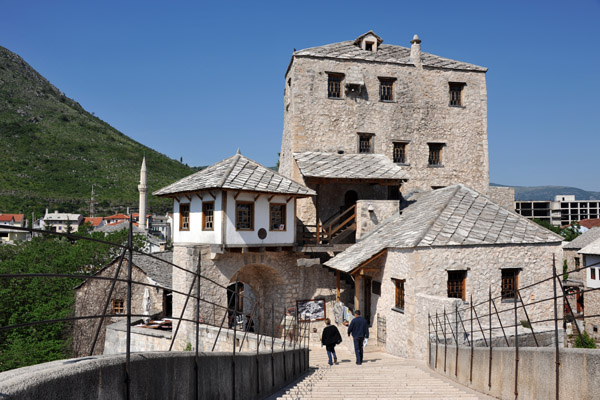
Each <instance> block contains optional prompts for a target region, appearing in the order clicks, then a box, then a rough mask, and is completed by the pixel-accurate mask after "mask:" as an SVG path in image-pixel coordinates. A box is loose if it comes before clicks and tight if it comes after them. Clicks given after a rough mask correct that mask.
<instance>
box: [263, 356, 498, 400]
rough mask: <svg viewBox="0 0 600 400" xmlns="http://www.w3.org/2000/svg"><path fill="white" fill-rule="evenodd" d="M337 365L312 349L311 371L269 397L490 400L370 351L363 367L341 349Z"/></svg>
mask: <svg viewBox="0 0 600 400" xmlns="http://www.w3.org/2000/svg"><path fill="white" fill-rule="evenodd" d="M336 352H337V354H338V364H337V365H333V366H329V365H328V364H327V354H326V352H325V348H321V347H318V348H315V349H311V352H310V365H311V371H310V372H309V373H307V374H306V375H305V376H304V377H302V378H300V379H299V380H298V381H296V382H294V383H292V384H291V385H289V386H288V387H286V388H284V389H282V390H281V391H280V392H278V393H276V394H275V395H273V396H271V397H269V400H275V399H323V400H334V399H346V400H350V399H356V400H363V399H380V400H384V399H423V400H424V399H432V400H433V399H435V400H442V399H443V400H455V399H460V400H484V399H485V400H488V399H493V398H492V397H489V396H486V395H484V394H480V393H477V392H474V391H472V390H470V389H468V388H465V387H464V386H461V385H458V384H456V383H454V382H452V381H450V380H449V379H446V378H444V377H442V376H440V375H438V374H436V373H435V372H433V371H431V370H430V369H429V368H428V367H427V365H426V364H425V363H424V362H419V361H414V360H406V359H403V358H399V357H394V356H391V355H389V354H387V353H382V352H376V351H373V352H371V351H368V352H367V353H365V356H364V360H363V364H362V365H356V364H355V358H354V354H353V353H351V352H349V351H348V350H347V349H346V348H345V346H343V345H342V346H338V348H337V349H336Z"/></svg>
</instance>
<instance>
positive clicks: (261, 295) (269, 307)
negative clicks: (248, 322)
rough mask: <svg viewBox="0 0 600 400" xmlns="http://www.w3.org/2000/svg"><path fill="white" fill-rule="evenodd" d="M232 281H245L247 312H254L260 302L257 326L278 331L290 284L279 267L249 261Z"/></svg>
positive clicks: (244, 305) (244, 301) (273, 331)
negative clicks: (286, 292)
mask: <svg viewBox="0 0 600 400" xmlns="http://www.w3.org/2000/svg"><path fill="white" fill-rule="evenodd" d="M230 282H231V283H232V284H233V283H235V282H242V283H243V284H244V289H243V291H244V300H243V312H244V314H245V315H250V314H251V313H252V310H253V309H254V306H255V304H256V305H257V307H256V311H255V314H254V317H253V319H254V322H255V328H256V330H257V331H258V332H261V333H265V334H271V333H275V332H276V331H277V327H278V326H279V322H280V319H281V318H283V312H284V309H285V298H286V296H285V288H286V284H285V281H284V279H283V277H282V276H281V274H280V273H279V271H278V270H277V269H275V268H273V267H270V266H268V265H264V264H249V265H245V266H244V267H242V268H240V269H239V270H238V271H237V272H236V273H235V274H234V275H233V277H232V278H231V280H230ZM279 314H281V318H280V317H279Z"/></svg>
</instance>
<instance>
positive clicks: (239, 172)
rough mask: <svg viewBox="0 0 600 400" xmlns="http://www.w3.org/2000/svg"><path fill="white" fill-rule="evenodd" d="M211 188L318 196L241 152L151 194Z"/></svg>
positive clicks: (163, 194)
mask: <svg viewBox="0 0 600 400" xmlns="http://www.w3.org/2000/svg"><path fill="white" fill-rule="evenodd" d="M208 189H232V190H248V191H253V192H264V193H277V194H291V195H298V196H313V195H315V194H316V193H315V191H314V190H311V189H309V188H307V187H306V186H304V185H301V184H299V183H297V182H295V181H293V180H291V179H289V178H286V177H285V176H283V175H280V174H278V173H276V172H274V171H272V170H270V169H269V168H267V167H264V166H262V165H260V164H259V163H257V162H255V161H252V160H250V159H249V158H246V157H244V156H243V155H241V154H240V153H239V152H238V154H236V155H234V156H233V157H229V158H226V159H225V160H223V161H220V162H218V163H216V164H213V165H211V166H210V167H208V168H205V169H203V170H202V171H198V172H196V173H195V174H192V175H190V176H187V177H185V178H183V179H181V180H179V181H177V182H175V183H173V184H171V185H169V186H166V187H164V188H162V189H160V190H157V191H156V192H154V193H152V194H153V195H155V196H168V195H171V194H177V193H186V192H195V191H199V190H208Z"/></svg>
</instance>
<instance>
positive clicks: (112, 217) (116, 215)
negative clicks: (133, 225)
mask: <svg viewBox="0 0 600 400" xmlns="http://www.w3.org/2000/svg"><path fill="white" fill-rule="evenodd" d="M128 218H129V216H128V215H125V214H115V215H109V216H108V217H104V219H128Z"/></svg>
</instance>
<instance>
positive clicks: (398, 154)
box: [394, 142, 406, 164]
mask: <svg viewBox="0 0 600 400" xmlns="http://www.w3.org/2000/svg"><path fill="white" fill-rule="evenodd" d="M394 162H395V163H400V164H406V143H402V142H395V143H394Z"/></svg>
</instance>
